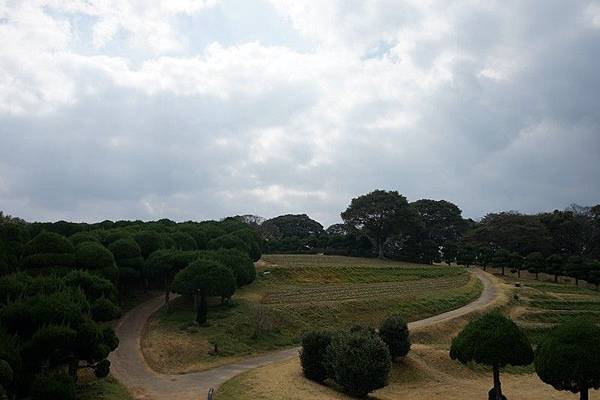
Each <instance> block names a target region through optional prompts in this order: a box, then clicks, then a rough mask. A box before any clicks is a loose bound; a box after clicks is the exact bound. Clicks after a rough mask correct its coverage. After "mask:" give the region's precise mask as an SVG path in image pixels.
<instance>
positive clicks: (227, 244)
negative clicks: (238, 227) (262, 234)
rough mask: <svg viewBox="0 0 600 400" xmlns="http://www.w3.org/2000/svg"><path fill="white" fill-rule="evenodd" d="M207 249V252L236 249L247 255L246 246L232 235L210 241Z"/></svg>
mask: <svg viewBox="0 0 600 400" xmlns="http://www.w3.org/2000/svg"><path fill="white" fill-rule="evenodd" d="M207 247H208V249H209V250H219V249H236V250H239V251H241V252H244V253H246V254H249V250H248V246H247V245H246V243H245V242H244V241H243V240H242V239H240V238H239V237H237V236H235V235H233V234H228V235H223V236H219V237H218V238H215V239H211V240H210V241H209V242H208V246H207Z"/></svg>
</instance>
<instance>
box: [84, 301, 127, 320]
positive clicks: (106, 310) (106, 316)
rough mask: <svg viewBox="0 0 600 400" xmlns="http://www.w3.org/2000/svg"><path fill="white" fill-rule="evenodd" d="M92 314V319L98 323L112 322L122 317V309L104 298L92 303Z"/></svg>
mask: <svg viewBox="0 0 600 400" xmlns="http://www.w3.org/2000/svg"><path fill="white" fill-rule="evenodd" d="M90 312H91V313H92V319H93V320H94V321H97V322H106V321H112V320H113V319H117V318H119V317H120V316H121V309H120V308H119V306H117V305H116V304H114V303H113V302H112V301H110V300H108V299H106V298H103V297H102V298H99V299H97V300H95V301H94V302H93V303H92V305H91V306H90Z"/></svg>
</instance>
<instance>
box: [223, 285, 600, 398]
mask: <svg viewBox="0 0 600 400" xmlns="http://www.w3.org/2000/svg"><path fill="white" fill-rule="evenodd" d="M499 279H501V280H502V281H503V282H504V285H503V287H504V291H505V299H506V300H505V302H504V304H499V305H498V306H499V307H500V308H501V309H502V310H503V311H504V312H505V313H507V314H509V315H511V317H512V318H513V319H514V320H515V321H516V322H517V323H518V324H519V326H521V327H522V328H523V329H525V331H526V333H527V334H528V336H529V338H530V340H531V341H532V342H533V343H534V344H536V343H539V341H540V340H541V339H542V338H543V336H544V335H545V334H546V333H547V332H548V331H549V330H550V329H551V328H552V327H553V326H554V325H555V324H556V323H558V322H562V321H565V320H567V319H570V318H575V317H578V316H585V317H586V318H591V319H593V320H595V321H597V322H600V293H598V292H596V291H595V290H590V289H589V288H584V287H582V288H577V287H575V285H574V284H573V283H560V284H555V283H552V282H548V281H536V280H534V279H533V276H524V277H522V279H520V280H518V279H516V278H513V277H504V278H502V277H499ZM582 286H583V285H582ZM470 317H472V316H469V317H461V318H459V319H456V320H452V321H448V322H445V323H442V324H438V325H435V326H433V327H430V328H427V329H426V330H423V331H417V332H414V334H413V335H412V337H413V343H414V345H413V349H412V350H411V352H410V353H409V355H408V357H407V358H406V359H405V360H403V361H401V362H400V363H397V364H395V365H394V367H393V370H392V373H391V375H390V384H389V385H388V386H387V387H385V388H383V389H380V390H377V391H375V392H374V393H373V394H372V395H371V396H370V397H369V398H372V399H381V400H384V399H385V400H400V399H416V400H420V399H423V400H425V399H447V398H452V399H466V398H485V397H486V396H487V391H488V390H489V389H490V387H491V385H492V381H491V371H490V370H488V369H487V368H485V367H482V366H477V365H472V366H470V367H465V366H463V365H462V364H460V363H458V362H455V361H452V360H451V359H450V358H449V356H448V348H449V345H450V340H451V338H452V337H453V336H455V335H456V334H457V333H458V332H459V331H460V330H461V329H462V327H464V325H465V324H466V322H467V321H468V319H469V318H470ZM502 386H503V391H504V394H505V395H506V396H507V398H509V399H531V400H542V399H564V400H567V399H575V398H578V395H574V394H572V393H569V392H559V391H556V390H554V389H553V388H552V387H551V386H549V385H546V384H544V383H543V382H542V381H540V380H539V378H538V377H537V375H536V374H535V373H534V372H533V367H532V366H528V367H520V368H513V367H508V368H507V369H506V371H504V372H503V375H502ZM217 398H218V399H219V400H233V399H236V400H249V399H265V400H266V399H273V398H281V399H288V400H295V399H298V400H300V399H306V398H318V399H323V400H334V399H350V397H347V396H345V395H344V394H342V393H340V392H339V391H338V390H335V388H333V387H328V386H323V385H318V384H316V383H314V382H311V381H309V380H307V379H305V378H304V377H303V376H302V374H301V370H300V366H299V362H298V359H297V357H294V358H292V359H290V360H287V361H284V362H281V363H278V364H273V365H269V366H266V367H263V368H259V369H256V370H252V371H249V372H247V373H244V374H242V375H239V376H237V377H235V378H233V379H231V380H230V381H228V382H226V383H225V384H224V385H223V386H222V387H221V389H220V390H219V392H218V395H217ZM590 399H600V391H591V392H590Z"/></svg>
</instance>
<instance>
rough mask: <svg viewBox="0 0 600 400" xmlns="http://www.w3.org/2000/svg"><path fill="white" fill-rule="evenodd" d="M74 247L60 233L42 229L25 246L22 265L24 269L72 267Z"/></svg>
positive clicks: (44, 269)
mask: <svg viewBox="0 0 600 400" xmlns="http://www.w3.org/2000/svg"><path fill="white" fill-rule="evenodd" d="M74 251H75V248H74V247H73V245H72V244H71V242H70V241H69V240H68V239H67V238H65V237H64V236H62V235H59V234H58V233H53V232H46V231H43V232H41V233H39V234H38V235H37V236H35V237H34V238H33V239H32V240H31V241H30V242H29V243H27V245H26V246H25V249H24V252H23V256H24V258H23V261H22V266H23V268H24V269H29V270H32V269H35V270H42V271H48V270H51V269H54V268H56V267H58V268H63V269H68V268H72V267H73V261H74V258H73V253H74Z"/></svg>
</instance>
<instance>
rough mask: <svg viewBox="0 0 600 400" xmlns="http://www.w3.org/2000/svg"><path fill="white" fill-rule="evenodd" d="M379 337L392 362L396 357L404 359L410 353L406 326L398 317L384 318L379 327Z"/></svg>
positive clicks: (400, 317)
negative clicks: (388, 351) (385, 346)
mask: <svg viewBox="0 0 600 400" xmlns="http://www.w3.org/2000/svg"><path fill="white" fill-rule="evenodd" d="M379 336H381V339H382V340H383V341H384V342H385V344H386V345H387V347H388V349H389V350H390V355H391V356H392V360H393V359H395V358H396V357H404V356H405V355H407V354H408V352H409V351H410V345H411V343H410V334H409V332H408V326H407V324H406V321H405V320H404V318H402V316H400V315H392V316H390V317H388V318H386V319H385V320H384V321H383V323H382V324H381V326H380V327H379Z"/></svg>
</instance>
